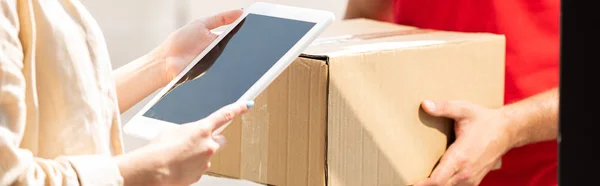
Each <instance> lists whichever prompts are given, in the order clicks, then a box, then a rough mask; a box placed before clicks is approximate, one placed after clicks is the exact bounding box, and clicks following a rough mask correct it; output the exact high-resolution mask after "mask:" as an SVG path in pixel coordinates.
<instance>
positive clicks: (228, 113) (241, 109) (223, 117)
mask: <svg viewBox="0 0 600 186" xmlns="http://www.w3.org/2000/svg"><path fill="white" fill-rule="evenodd" d="M253 106H254V102H253V101H249V102H238V103H233V104H230V105H227V106H225V107H223V108H221V109H219V110H217V111H216V112H214V113H212V114H211V115H210V116H208V117H206V118H205V119H204V121H205V122H206V123H207V124H206V125H207V126H206V127H207V128H208V129H209V130H211V131H214V130H216V129H219V128H221V127H222V126H223V125H225V124H227V123H229V122H230V121H231V120H233V119H234V118H235V117H237V116H239V115H242V114H244V113H246V112H247V111H248V109H250V108H252V107H253Z"/></svg>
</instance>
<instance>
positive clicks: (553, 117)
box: [500, 88, 559, 147]
mask: <svg viewBox="0 0 600 186" xmlns="http://www.w3.org/2000/svg"><path fill="white" fill-rule="evenodd" d="M558 97H559V96H558V88H554V89H551V90H548V91H546V92H543V93H540V94H538V95H535V96H532V97H530V98H527V99H524V100H522V101H519V102H516V103H513V104H510V105H507V106H505V107H503V108H501V109H500V110H501V111H502V112H503V113H504V114H505V115H506V117H507V118H508V119H509V130H510V131H512V135H513V139H514V147H520V146H524V145H527V144H532V143H537V142H541V141H547V140H552V139H556V137H557V135H558Z"/></svg>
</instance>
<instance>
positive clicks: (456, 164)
mask: <svg viewBox="0 0 600 186" xmlns="http://www.w3.org/2000/svg"><path fill="white" fill-rule="evenodd" d="M456 145H457V143H455V144H452V145H450V148H448V150H447V151H446V153H445V154H444V156H442V158H441V159H440V163H439V164H438V165H437V166H436V167H435V169H434V170H433V172H432V173H431V176H430V180H431V182H433V183H435V184H434V185H446V183H448V181H450V178H452V176H454V174H456V173H457V172H458V171H459V170H460V168H461V166H462V165H463V164H464V162H463V161H465V160H466V159H465V158H463V157H462V156H460V154H458V153H457V152H456V150H455V149H456Z"/></svg>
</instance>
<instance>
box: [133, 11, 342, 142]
mask: <svg viewBox="0 0 600 186" xmlns="http://www.w3.org/2000/svg"><path fill="white" fill-rule="evenodd" d="M333 20H334V16H333V14H332V13H330V12H326V11H321V10H312V9H306V8H297V7H290V6H283V5H274V4H268V3H254V4H252V5H251V6H250V7H248V8H245V9H244V13H243V14H242V16H241V17H240V18H239V19H238V20H236V21H235V22H234V23H232V24H231V25H229V26H228V28H227V29H226V30H225V31H223V32H222V33H221V34H220V35H219V37H217V38H216V39H215V41H214V42H213V43H212V44H211V45H209V46H208V47H207V48H206V50H204V51H203V52H202V53H200V55H198V57H196V59H194V60H193V61H192V62H191V63H190V64H189V65H188V66H187V67H186V68H185V69H184V70H183V71H182V72H181V73H180V74H179V75H178V76H177V77H175V78H174V80H173V81H171V82H170V83H169V84H168V85H167V86H166V87H165V88H163V89H162V90H161V91H160V92H159V93H158V95H157V96H156V97H154V98H153V99H152V100H151V101H150V102H149V103H148V104H147V105H146V106H144V107H143V108H142V110H141V111H140V112H139V113H137V114H136V115H135V116H134V117H133V118H132V119H131V120H130V121H129V122H128V123H127V124H126V125H125V126H124V132H125V133H126V134H129V135H133V136H137V137H141V138H143V139H147V140H150V139H153V138H155V137H156V136H157V135H158V134H159V133H160V132H161V131H163V130H164V129H166V128H168V127H174V126H177V125H181V124H185V123H190V122H194V121H197V120H200V119H202V118H205V117H207V116H208V115H210V114H211V113H213V112H215V111H216V110H218V109H219V108H221V107H223V106H226V105H228V104H230V103H233V102H236V101H247V100H254V99H255V98H256V97H257V96H258V95H259V94H260V93H261V92H262V91H263V90H264V89H265V88H266V87H267V86H268V85H269V84H270V83H271V82H273V80H275V78H277V76H279V74H281V73H282V72H283V71H284V70H285V69H286V68H287V67H288V66H289V65H290V63H292V62H293V61H294V60H295V59H296V58H297V57H298V56H299V55H300V54H301V52H302V51H303V50H305V49H306V48H307V47H308V46H309V45H310V44H311V43H312V42H313V41H314V40H315V39H316V38H317V37H318V36H319V34H321V32H322V31H323V30H324V29H325V28H326V27H327V26H328V25H329V24H330V23H331V22H332V21H333ZM225 127H227V125H225V126H223V127H222V128H220V129H219V130H217V131H215V133H220V132H221V131H222V130H223V129H224V128H225Z"/></svg>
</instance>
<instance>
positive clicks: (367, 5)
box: [344, 0, 394, 22]
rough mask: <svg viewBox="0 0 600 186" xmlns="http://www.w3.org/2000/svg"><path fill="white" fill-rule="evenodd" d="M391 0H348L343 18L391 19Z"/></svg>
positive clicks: (389, 20)
mask: <svg viewBox="0 0 600 186" xmlns="http://www.w3.org/2000/svg"><path fill="white" fill-rule="evenodd" d="M393 3H394V1H393V0H348V5H347V6H346V14H345V15H344V19H354V18H367V19H373V20H378V21H388V22H391V21H393Z"/></svg>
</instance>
